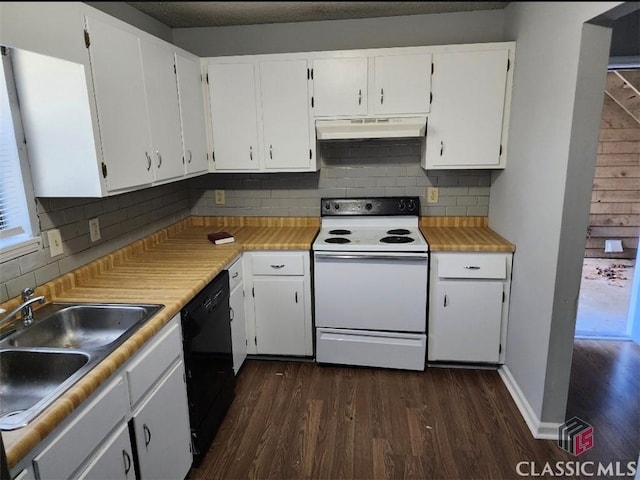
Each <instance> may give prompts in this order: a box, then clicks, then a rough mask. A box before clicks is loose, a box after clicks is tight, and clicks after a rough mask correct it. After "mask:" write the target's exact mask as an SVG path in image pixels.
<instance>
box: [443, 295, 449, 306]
mask: <svg viewBox="0 0 640 480" xmlns="http://www.w3.org/2000/svg"><path fill="white" fill-rule="evenodd" d="M448 304H449V300H448V299H447V294H446V293H445V294H444V304H443V306H444V307H446V306H447V305H448Z"/></svg>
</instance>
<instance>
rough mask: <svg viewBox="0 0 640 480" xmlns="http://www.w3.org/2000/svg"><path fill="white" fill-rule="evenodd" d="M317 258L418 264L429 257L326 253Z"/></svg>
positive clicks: (318, 254) (317, 255) (318, 255)
mask: <svg viewBox="0 0 640 480" xmlns="http://www.w3.org/2000/svg"><path fill="white" fill-rule="evenodd" d="M315 257H316V258H329V259H330V258H337V259H340V260H409V261H416V262H426V261H427V258H428V257H427V255H406V256H404V255H403V256H400V255H397V256H396V255H331V254H326V253H316V254H315Z"/></svg>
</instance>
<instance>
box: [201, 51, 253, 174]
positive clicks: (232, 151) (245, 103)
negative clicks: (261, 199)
mask: <svg viewBox="0 0 640 480" xmlns="http://www.w3.org/2000/svg"><path fill="white" fill-rule="evenodd" d="M254 69H255V66H254V64H253V63H228V64H211V65H209V66H208V77H209V101H210V107H211V117H212V130H213V149H214V150H213V151H214V162H215V169H216V170H258V169H259V168H260V161H259V156H258V155H259V152H258V115H257V107H256V85H255V75H254Z"/></svg>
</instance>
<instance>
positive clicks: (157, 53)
mask: <svg viewBox="0 0 640 480" xmlns="http://www.w3.org/2000/svg"><path fill="white" fill-rule="evenodd" d="M140 45H141V50H142V66H143V71H144V80H145V92H146V100H147V102H146V103H147V111H148V114H149V116H148V120H147V122H146V123H147V124H148V125H149V130H150V134H151V146H152V151H151V152H150V154H151V157H152V160H153V170H154V180H155V181H156V182H162V181H164V180H169V179H175V178H177V177H182V176H183V175H184V164H183V163H182V132H181V128H180V107H179V105H178V86H177V83H176V74H175V72H176V67H175V56H174V53H173V49H171V48H169V47H168V46H167V45H165V44H161V43H160V42H156V41H153V40H152V39H149V38H141V39H140Z"/></svg>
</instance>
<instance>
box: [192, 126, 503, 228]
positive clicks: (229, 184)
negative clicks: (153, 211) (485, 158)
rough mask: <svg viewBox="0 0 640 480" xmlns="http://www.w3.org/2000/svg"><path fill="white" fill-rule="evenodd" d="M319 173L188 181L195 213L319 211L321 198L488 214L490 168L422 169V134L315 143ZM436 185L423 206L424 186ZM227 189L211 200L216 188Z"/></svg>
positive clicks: (433, 212) (236, 175)
mask: <svg viewBox="0 0 640 480" xmlns="http://www.w3.org/2000/svg"><path fill="white" fill-rule="evenodd" d="M318 146H319V148H318V153H319V155H320V160H321V169H320V171H319V172H311V173H273V174H269V173H254V174H251V173H214V174H210V175H205V176H201V177H197V178H194V179H192V180H191V181H190V182H191V184H190V194H191V214H192V215H230V216H311V217H314V216H315V217H317V216H320V198H322V197H367V196H419V197H420V202H421V206H422V211H421V214H422V215H432V216H486V215H488V208H489V207H488V206H489V189H490V185H491V172H490V171H487V170H446V171H445V170H437V171H436V170H430V171H428V172H427V171H425V170H423V169H422V168H421V167H420V152H421V141H420V139H391V140H389V139H384V140H365V141H336V142H319V143H318ZM430 186H435V187H438V188H439V200H438V203H435V204H427V200H426V187H430ZM216 189H223V190H225V204H224V205H216V203H215V190H216Z"/></svg>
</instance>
